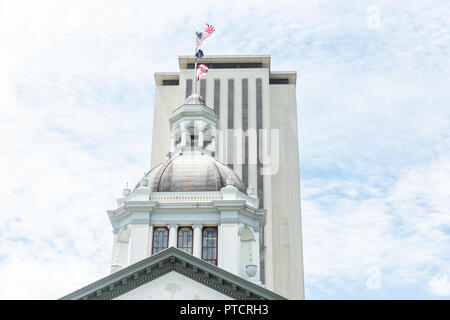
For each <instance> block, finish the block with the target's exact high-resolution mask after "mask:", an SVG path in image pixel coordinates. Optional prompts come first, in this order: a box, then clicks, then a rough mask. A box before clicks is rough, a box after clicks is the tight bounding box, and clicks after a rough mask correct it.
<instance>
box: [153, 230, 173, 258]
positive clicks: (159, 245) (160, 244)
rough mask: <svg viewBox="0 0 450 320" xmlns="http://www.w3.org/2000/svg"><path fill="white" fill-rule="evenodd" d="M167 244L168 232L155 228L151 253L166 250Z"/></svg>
mask: <svg viewBox="0 0 450 320" xmlns="http://www.w3.org/2000/svg"><path fill="white" fill-rule="evenodd" d="M168 242H169V230H167V228H164V227H158V228H155V229H154V231H153V250H152V253H153V254H155V253H158V252H160V251H163V250H164V249H167V246H168Z"/></svg>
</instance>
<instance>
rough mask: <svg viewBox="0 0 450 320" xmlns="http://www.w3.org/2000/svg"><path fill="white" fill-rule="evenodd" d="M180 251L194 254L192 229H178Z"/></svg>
mask: <svg viewBox="0 0 450 320" xmlns="http://www.w3.org/2000/svg"><path fill="white" fill-rule="evenodd" d="M177 247H178V249H180V250H183V251H184V252H187V253H190V254H192V228H189V227H182V228H180V229H178V244H177Z"/></svg>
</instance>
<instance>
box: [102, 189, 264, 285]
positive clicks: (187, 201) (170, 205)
mask: <svg viewBox="0 0 450 320" xmlns="http://www.w3.org/2000/svg"><path fill="white" fill-rule="evenodd" d="M155 199H158V200H159V201H158V200H155ZM198 200H203V201H198ZM118 205H119V208H118V209H116V210H109V211H108V215H109V218H110V221H111V224H112V226H113V233H114V244H113V255H112V256H113V261H112V269H111V270H112V272H115V271H118V270H120V269H122V268H124V267H127V266H129V265H131V264H134V263H136V262H138V261H140V260H142V259H145V258H146V257H149V256H151V255H152V244H153V237H152V236H153V230H154V228H157V227H167V228H168V229H169V241H168V242H169V245H168V247H171V246H174V247H176V246H177V241H176V239H177V230H178V229H179V228H181V227H184V226H188V227H192V229H193V243H192V244H193V252H192V254H193V255H194V256H196V257H197V258H200V259H202V228H204V227H217V235H218V241H217V266H218V267H219V268H222V269H224V270H227V271H229V272H231V273H233V274H235V275H238V276H241V277H242V278H244V279H247V280H251V281H253V282H256V283H259V268H258V270H257V273H256V275H255V276H254V277H251V278H250V277H249V276H248V274H247V272H246V266H247V265H251V264H256V265H257V264H258V263H257V262H258V261H259V252H260V235H259V230H260V227H261V226H262V225H263V224H264V222H265V212H264V210H260V209H257V207H258V199H257V198H256V197H254V196H249V195H247V194H244V193H242V192H240V191H239V190H238V189H237V188H236V187H234V186H232V185H228V186H226V187H224V188H222V189H221V190H220V191H218V192H196V193H195V192H171V193H164V192H151V191H150V189H149V188H148V187H144V186H141V187H139V188H137V189H136V190H135V191H134V192H132V193H130V194H129V195H128V196H125V197H123V198H120V199H118Z"/></svg>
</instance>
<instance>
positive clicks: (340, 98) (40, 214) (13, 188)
mask: <svg viewBox="0 0 450 320" xmlns="http://www.w3.org/2000/svg"><path fill="white" fill-rule="evenodd" d="M205 23H210V24H213V25H214V26H215V28H216V32H215V33H214V35H213V36H212V37H210V38H209V39H208V40H207V41H205V52H206V53H207V54H270V55H271V61H272V70H297V72H298V82H297V100H298V117H299V124H300V128H299V135H300V170H301V191H302V195H301V196H302V221H303V243H304V267H305V286H306V288H305V290H306V298H307V299H449V298H450V278H449V277H450V209H449V208H450V136H449V135H450V131H449V128H450V106H449V102H450V72H449V71H450V3H449V2H448V1H433V0H428V1H427V0H417V1H379V0H370V1H361V0H355V1H350V0H348V1H342V0H339V1H324V0H309V1H299V0H297V1H273V2H268V1H259V0H258V1H221V3H219V2H218V1H208V2H195V1H177V2H174V1H160V2H158V6H154V5H151V4H150V2H149V1H131V0H127V1H92V0H90V1H77V2H76V3H73V1H70V2H69V1H61V0H58V1H44V0H41V1H18V0H3V1H2V0H0V41H1V42H0V43H1V49H0V203H1V206H2V207H1V209H0V282H1V284H2V285H1V286H0V298H2V299H6V298H24V299H34V298H44V299H55V298H59V297H61V296H63V295H65V294H67V293H69V292H71V291H73V290H75V289H78V288H80V287H81V286H84V285H86V284H88V283H90V282H92V281H95V280H97V279H99V278H101V277H103V276H106V275H108V274H109V267H110V256H111V248H112V233H111V227H110V223H109V221H108V218H107V215H106V212H105V210H106V209H114V208H115V207H116V203H115V199H116V198H118V197H119V196H120V195H121V190H122V188H123V187H124V186H125V184H126V183H127V182H129V183H130V184H134V183H135V182H136V181H137V180H138V179H139V177H140V176H141V175H142V174H143V172H144V171H145V170H148V169H149V165H150V164H149V163H150V147H151V139H152V134H151V133H152V122H153V102H154V88H155V83H154V78H153V74H154V73H155V72H160V71H177V70H178V61H177V56H178V55H184V54H191V53H192V51H193V40H194V39H193V37H194V34H193V32H194V30H198V29H201V28H202V27H203V26H204V24H205Z"/></svg>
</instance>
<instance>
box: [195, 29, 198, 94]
mask: <svg viewBox="0 0 450 320" xmlns="http://www.w3.org/2000/svg"><path fill="white" fill-rule="evenodd" d="M197 40H198V31H195V51H194V61H195V64H194V81H195V87H194V94H195V95H196V94H197Z"/></svg>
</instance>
